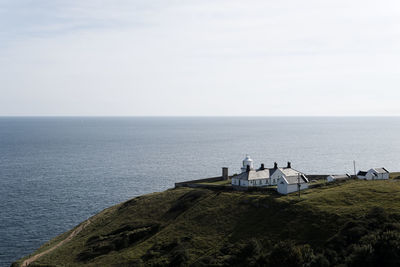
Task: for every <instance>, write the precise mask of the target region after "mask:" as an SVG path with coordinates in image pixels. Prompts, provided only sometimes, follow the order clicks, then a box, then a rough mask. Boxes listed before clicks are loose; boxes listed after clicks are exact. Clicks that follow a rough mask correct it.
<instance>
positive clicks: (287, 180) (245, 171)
mask: <svg viewBox="0 0 400 267" xmlns="http://www.w3.org/2000/svg"><path fill="white" fill-rule="evenodd" d="M241 170H242V173H240V174H239V175H237V176H234V177H232V185H233V186H240V187H261V186H273V185H278V192H279V193H281V194H288V193H290V192H294V191H292V187H293V183H292V182H293V181H294V180H296V190H295V191H297V189H298V188H297V184H298V180H300V184H301V190H303V189H306V188H308V180H307V178H306V177H305V175H304V174H303V173H301V172H299V171H296V170H294V169H292V167H291V163H290V162H288V164H287V166H286V167H278V164H277V163H276V162H275V163H274V167H273V168H265V167H264V164H261V167H260V168H259V169H254V164H253V160H252V159H251V158H250V157H249V156H246V158H245V159H244V160H243V165H242V167H241ZM279 181H281V182H282V184H280V186H279V184H278V183H279Z"/></svg>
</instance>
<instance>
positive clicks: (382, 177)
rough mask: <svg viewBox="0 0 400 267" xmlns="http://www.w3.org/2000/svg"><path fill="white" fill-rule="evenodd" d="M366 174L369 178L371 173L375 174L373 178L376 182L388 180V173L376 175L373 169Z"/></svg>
mask: <svg viewBox="0 0 400 267" xmlns="http://www.w3.org/2000/svg"><path fill="white" fill-rule="evenodd" d="M368 173H371V177H372V176H373V173H375V174H376V176H375V177H373V178H374V179H376V180H387V179H389V173H377V172H376V171H375V170H374V169H370V170H369V171H368Z"/></svg>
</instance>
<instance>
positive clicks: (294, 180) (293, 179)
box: [285, 174, 308, 184]
mask: <svg viewBox="0 0 400 267" xmlns="http://www.w3.org/2000/svg"><path fill="white" fill-rule="evenodd" d="M285 179H286V181H287V182H288V184H297V183H298V182H299V176H298V175H296V176H286V177H285ZM300 183H301V184H304V183H308V179H307V178H306V177H305V176H304V175H303V174H302V175H300Z"/></svg>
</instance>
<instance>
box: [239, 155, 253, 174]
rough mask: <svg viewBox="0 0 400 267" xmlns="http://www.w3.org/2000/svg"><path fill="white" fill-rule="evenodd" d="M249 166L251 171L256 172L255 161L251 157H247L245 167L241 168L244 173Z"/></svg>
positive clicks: (244, 161)
mask: <svg viewBox="0 0 400 267" xmlns="http://www.w3.org/2000/svg"><path fill="white" fill-rule="evenodd" d="M247 166H249V168H250V170H254V164H253V160H252V159H251V158H250V157H249V155H246V158H245V159H244V160H243V166H242V168H241V170H242V172H246V171H247V168H248V167H247Z"/></svg>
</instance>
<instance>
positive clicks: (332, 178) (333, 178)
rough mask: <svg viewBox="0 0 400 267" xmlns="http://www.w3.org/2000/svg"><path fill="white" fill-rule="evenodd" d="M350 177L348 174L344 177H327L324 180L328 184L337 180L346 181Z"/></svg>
mask: <svg viewBox="0 0 400 267" xmlns="http://www.w3.org/2000/svg"><path fill="white" fill-rule="evenodd" d="M350 178H351V177H350V175H349V174H347V173H346V174H344V175H334V174H332V175H329V176H328V177H326V180H327V182H328V183H330V182H334V181H339V180H346V179H350Z"/></svg>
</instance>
